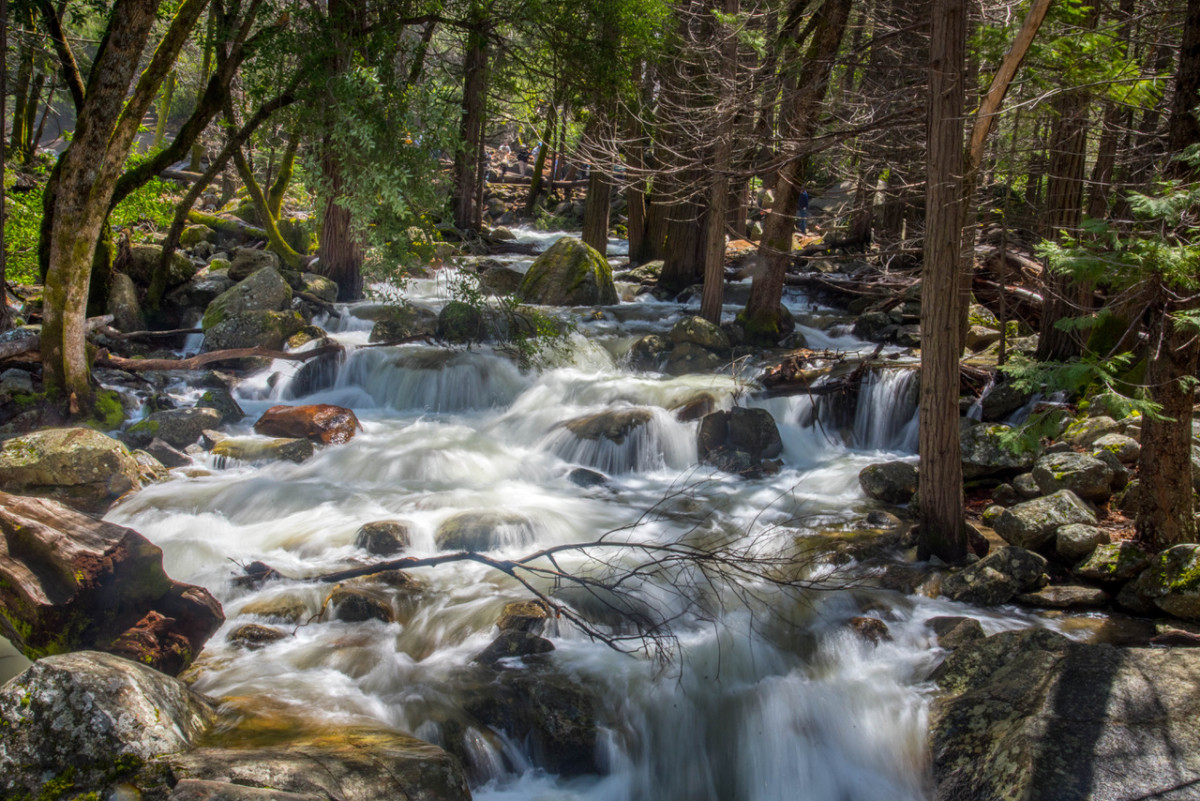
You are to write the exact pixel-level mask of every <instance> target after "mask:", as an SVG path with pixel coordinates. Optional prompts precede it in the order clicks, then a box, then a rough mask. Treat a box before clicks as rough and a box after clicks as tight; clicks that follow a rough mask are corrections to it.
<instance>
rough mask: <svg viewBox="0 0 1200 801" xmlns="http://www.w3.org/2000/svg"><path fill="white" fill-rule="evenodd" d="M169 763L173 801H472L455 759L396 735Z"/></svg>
mask: <svg viewBox="0 0 1200 801" xmlns="http://www.w3.org/2000/svg"><path fill="white" fill-rule="evenodd" d="M165 761H166V762H167V763H168V765H169V768H170V772H171V774H172V775H173V777H174V778H175V779H176V780H177V781H178V784H177V785H176V787H175V792H174V793H173V794H172V795H171V797H170V799H169V801H269V799H279V801H331V800H335V801H397V799H408V800H410V801H470V798H471V791H470V789H469V788H468V787H467V780H466V776H465V775H464V774H463V770H462V765H461V764H460V763H459V761H458V760H457V759H456V758H454V757H453V756H451V755H450V754H447V753H446V752H445V751H443V750H442V749H440V748H438V747H437V746H435V745H430V744H429V743H426V742H422V741H420V740H417V739H414V738H412V737H409V736H407V735H404V734H399V733H396V732H390V731H372V730H365V729H349V730H345V729H343V730H340V731H338V732H337V733H336V734H327V735H317V736H311V737H302V738H299V739H294V740H290V741H288V742H285V743H282V744H280V745H278V746H276V747H262V748H200V749H194V750H191V751H188V752H185V753H183V754H179V755H176V756H172V757H169V758H167V759H166V760H165ZM255 790H258V791H260V792H259V794H257V795H256V794H254V791H255ZM262 791H267V792H262Z"/></svg>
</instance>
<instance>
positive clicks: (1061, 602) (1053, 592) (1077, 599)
mask: <svg viewBox="0 0 1200 801" xmlns="http://www.w3.org/2000/svg"><path fill="white" fill-rule="evenodd" d="M1015 600H1016V602H1017V603H1019V604H1024V605H1025V606H1039V607H1046V608H1049V609H1086V608H1094V607H1101V606H1107V605H1108V600H1109V599H1108V594H1107V593H1106V592H1104V590H1101V589H1097V588H1096V587H1084V586H1082V585H1079V584H1055V585H1052V586H1049V587H1042V588H1041V589H1040V590H1038V591H1037V592H1026V593H1022V594H1021V595H1018V596H1017V597H1016V599H1015Z"/></svg>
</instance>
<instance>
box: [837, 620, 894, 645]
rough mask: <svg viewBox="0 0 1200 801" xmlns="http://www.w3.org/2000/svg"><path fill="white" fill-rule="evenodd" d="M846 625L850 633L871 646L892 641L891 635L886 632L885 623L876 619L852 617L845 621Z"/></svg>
mask: <svg viewBox="0 0 1200 801" xmlns="http://www.w3.org/2000/svg"><path fill="white" fill-rule="evenodd" d="M847 625H848V626H849V627H850V630H851V631H853V632H854V633H855V634H857V635H858V636H859V637H862V638H863V639H864V640H866V641H867V642H869V643H871V644H872V645H878V644H879V643H881V642H891V641H892V633H891V631H889V630H888V627H887V623H884V622H883V621H882V620H880V619H879V618H877V617H852V618H850V620H848V621H847Z"/></svg>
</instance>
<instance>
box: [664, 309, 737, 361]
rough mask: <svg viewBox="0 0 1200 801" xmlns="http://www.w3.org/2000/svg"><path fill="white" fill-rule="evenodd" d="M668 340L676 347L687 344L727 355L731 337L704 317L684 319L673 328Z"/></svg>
mask: <svg viewBox="0 0 1200 801" xmlns="http://www.w3.org/2000/svg"><path fill="white" fill-rule="evenodd" d="M667 338H668V339H670V340H671V342H673V343H675V344H676V345H681V344H683V343H685V342H686V343H689V344H692V345H698V346H699V347H701V348H704V349H705V350H710V351H714V352H716V353H717V354H719V355H727V354H728V353H729V350H730V344H729V337H728V336H727V335H726V334H725V332H724V331H722V330H721V328H720V327H719V326H716V325H713V324H712V323H710V322H709V321H708V320H705V319H704V318H703V317H695V316H691V317H684V318H683V319H682V320H680V321H679V322H677V323H675V325H673V326H671V331H670V333H669V334H668V335H667Z"/></svg>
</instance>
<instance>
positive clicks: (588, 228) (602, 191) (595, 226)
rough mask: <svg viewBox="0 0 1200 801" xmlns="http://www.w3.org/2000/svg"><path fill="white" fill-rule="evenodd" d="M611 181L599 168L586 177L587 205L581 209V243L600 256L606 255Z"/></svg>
mask: <svg viewBox="0 0 1200 801" xmlns="http://www.w3.org/2000/svg"><path fill="white" fill-rule="evenodd" d="M611 197H612V181H611V180H610V179H609V176H608V174H607V173H606V172H604V170H602V169H600V168H599V166H595V167H593V168H592V172H591V174H590V175H588V190H587V204H586V205H585V206H584V209H583V241H584V244H587V245H591V246H592V247H593V248H595V249H596V250H597V251H599V253H600V255H601V256H606V255H608V211H609V205H610V201H611Z"/></svg>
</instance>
